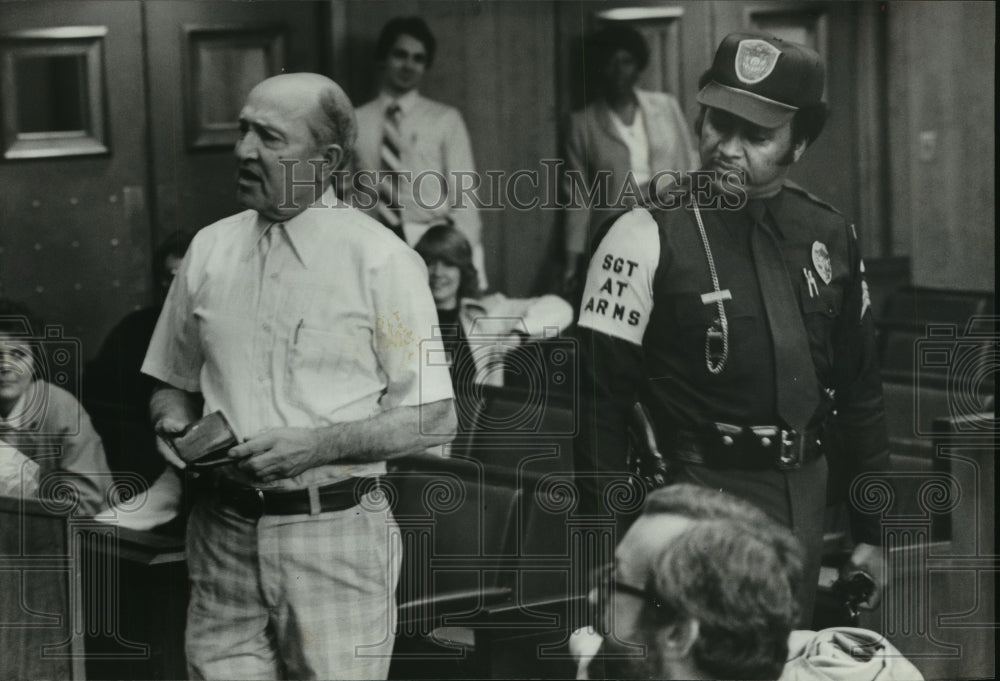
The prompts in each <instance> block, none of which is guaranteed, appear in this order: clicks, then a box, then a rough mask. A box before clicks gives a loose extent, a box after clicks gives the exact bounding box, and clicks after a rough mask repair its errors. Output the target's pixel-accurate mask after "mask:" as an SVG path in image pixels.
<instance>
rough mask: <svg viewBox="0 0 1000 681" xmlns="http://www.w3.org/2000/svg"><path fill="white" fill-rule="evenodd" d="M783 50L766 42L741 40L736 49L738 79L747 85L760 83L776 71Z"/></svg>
mask: <svg viewBox="0 0 1000 681" xmlns="http://www.w3.org/2000/svg"><path fill="white" fill-rule="evenodd" d="M780 56H781V50H779V49H778V48H777V47H775V46H774V45H772V44H771V43H769V42H767V41H765V40H756V39H752V40H741V41H740V45H739V47H738V48H736V77H737V78H739V79H740V81H741V82H743V83H746V84H747V85H753V84H754V83H759V82H760V81H762V80H764V79H765V78H767V77H768V76H770V75H771V72H772V71H774V66H775V64H777V63H778V57H780Z"/></svg>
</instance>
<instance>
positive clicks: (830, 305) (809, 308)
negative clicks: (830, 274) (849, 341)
mask: <svg viewBox="0 0 1000 681" xmlns="http://www.w3.org/2000/svg"><path fill="white" fill-rule="evenodd" d="M835 283H836V282H834V285H826V286H822V287H821V288H820V289H819V292H818V293H817V292H815V291H814V292H813V295H812V296H810V295H809V291H808V290H803V291H802V312H803V314H802V318H803V321H804V322H805V327H806V333H807V335H808V336H809V346H810V348H811V349H812V355H813V361H814V362H815V364H816V370H817V372H818V374H819V376H820V378H821V379H822V382H823V383H824V384H826V385H828V384H829V372H830V370H831V367H832V366H833V359H834V334H835V331H836V324H837V320H838V319H839V318H840V314H841V311H842V308H843V303H844V296H843V294H842V293H841V291H840V289H839V287H837V286H836V285H835Z"/></svg>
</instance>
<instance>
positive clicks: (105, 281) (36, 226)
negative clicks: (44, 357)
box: [0, 1, 150, 355]
mask: <svg viewBox="0 0 1000 681" xmlns="http://www.w3.org/2000/svg"><path fill="white" fill-rule="evenodd" d="M0 53H2V57H0V61H2V68H3V79H2V81H0V108H2V109H3V112H4V120H5V123H4V130H3V139H2V152H0V295H3V296H6V297H10V298H15V299H17V300H21V301H23V302H25V303H26V304H28V305H29V306H30V307H31V308H32V309H33V311H34V312H35V313H36V314H37V315H40V316H42V317H44V318H45V319H46V320H48V321H50V322H53V323H58V324H60V325H61V326H62V327H63V333H64V334H65V335H66V336H74V337H77V338H81V339H82V352H83V354H84V355H89V354H93V353H94V352H95V351H96V350H97V347H98V343H99V342H100V340H101V336H102V334H103V333H104V332H105V331H106V330H107V329H108V328H110V326H111V325H112V324H113V323H114V322H115V321H117V320H118V319H119V318H120V317H121V316H122V315H124V314H125V313H126V312H128V311H129V310H130V309H132V308H133V307H134V306H136V305H142V304H145V303H146V301H147V299H148V295H149V284H150V281H149V279H150V277H149V276H148V272H149V267H148V264H147V263H148V259H149V253H150V233H149V213H148V211H147V207H146V193H145V186H146V170H147V154H146V121H145V118H144V112H145V109H146V107H145V89H144V79H143V68H142V8H141V6H140V3H139V2H71V1H67V2H17V3H3V6H2V7H0ZM36 332H41V330H40V329H38V330H36Z"/></svg>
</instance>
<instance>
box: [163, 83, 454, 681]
mask: <svg viewBox="0 0 1000 681" xmlns="http://www.w3.org/2000/svg"><path fill="white" fill-rule="evenodd" d="M240 131H241V133H240V139H239V142H238V143H237V145H236V156H237V159H238V161H239V174H238V189H237V197H238V199H239V200H240V202H241V203H242V204H243V205H244V206H245V207H246V208H248V209H249V210H246V211H244V212H242V213H239V214H237V215H234V216H232V217H229V218H225V219H223V220H220V221H219V222H217V223H215V224H213V225H210V226H208V227H206V228H204V229H203V230H201V232H199V233H198V235H197V236H196V237H195V239H194V241H193V242H192V244H191V247H190V250H189V251H188V253H187V255H186V256H185V258H184V261H183V263H182V264H181V268H180V271H179V272H178V273H177V277H176V278H175V280H174V283H173V285H172V287H171V289H170V293H169V294H168V296H167V301H166V303H165V305H164V308H163V313H162V315H161V317H160V319H159V322H158V323H157V327H156V331H155V333H154V335H153V340H152V342H151V343H150V348H149V351H148V353H147V355H146V360H145V362H144V364H143V372H145V373H147V374H149V375H151V376H153V377H154V378H156V379H158V380H159V381H160V382H161V385H160V387H159V389H158V390H157V391H156V392H155V393H154V394H153V397H152V400H151V413H152V417H153V421H154V423H155V424H156V430H157V432H158V433H159V434H160V435H161V436H163V437H172V436H176V435H178V434H180V433H182V432H183V431H184V429H185V427H186V426H187V425H188V424H189V423H191V422H192V421H194V420H195V419H196V418H197V417H198V416H199V415H201V414H206V413H210V412H214V411H221V412H222V413H223V414H224V415H225V416H226V417H227V418H228V420H229V421H230V422H231V424H232V427H233V430H234V431H235V434H236V435H237V437H238V439H239V440H240V441H241V443H240V444H239V445H237V446H234V447H232V448H231V449H230V450H229V452H228V457H229V460H230V463H229V464H228V465H223V466H221V467H219V468H215V469H214V470H213V471H211V473H208V474H203V475H202V476H201V477H202V480H203V481H204V482H203V484H201V485H200V487H201V488H202V490H201V494H200V497H199V498H198V500H197V501H196V503H195V506H194V508H193V510H192V512H191V517H190V520H189V523H188V570H189V573H190V577H191V603H190V606H189V609H188V622H187V630H186V637H187V645H186V652H187V659H188V668H189V673H190V676H191V677H192V678H330V679H332V678H385V676H386V675H387V673H388V666H389V659H390V656H391V653H392V643H393V637H392V631H393V619H394V618H393V616H394V613H395V599H394V592H395V587H396V579H397V571H398V562H399V557H398V554H396V553H395V552H393V551H391V544H392V542H393V541H394V540H393V539H392V533H393V532H394V531H395V528H396V525H395V521H394V520H393V518H392V514H391V512H390V511H389V509H388V508H387V507H386V505H385V504H380V503H379V499H378V495H377V494H375V493H374V489H373V488H374V487H375V485H376V484H377V483H375V481H374V480H373V479H374V478H377V477H378V476H379V475H380V474H381V473H383V472H384V471H385V460H386V459H388V458H391V457H394V456H400V455H403V454H407V453H411V452H418V451H422V450H424V449H426V448H427V447H429V446H432V445H439V444H442V443H444V442H446V441H448V440H450V439H451V433H453V432H454V428H455V416H454V408H453V405H452V390H451V385H450V381H449V377H448V372H447V369H445V368H435V367H423V368H422V367H421V366H420V361H421V360H420V358H421V356H422V348H423V347H426V346H422V345H421V342H422V339H424V338H431V335H432V327H433V325H434V324H435V323H436V315H435V313H434V304H433V301H432V300H431V296H430V291H429V290H428V287H427V285H426V281H427V270H426V268H425V267H424V264H423V262H422V261H421V260H420V258H419V256H417V254H416V253H414V252H413V251H412V250H410V249H409V248H407V247H406V246H405V245H404V244H402V243H401V242H400V241H399V240H398V239H396V238H395V237H394V236H393V235H392V234H391V233H390V232H388V231H387V230H386V229H385V228H384V227H383V226H381V225H379V224H378V223H377V222H375V221H374V220H372V219H371V218H369V217H367V216H365V215H363V214H362V213H360V212H358V211H356V210H354V209H352V208H350V207H348V206H346V205H344V204H343V203H341V202H339V201H338V200H337V198H336V196H335V195H334V192H333V191H332V190H331V189H330V182H331V180H330V173H331V172H332V171H334V170H335V169H336V168H337V166H338V165H339V164H340V163H341V161H342V160H343V158H344V156H345V154H346V153H348V152H349V150H350V148H351V145H352V143H353V141H354V137H355V121H354V115H353V109H352V107H351V104H350V101H349V100H348V99H347V96H346V95H345V94H344V93H343V91H342V90H341V89H340V88H339V87H338V86H337V85H336V84H335V83H334V82H333V81H331V80H329V79H328V78H325V77H323V76H320V75H317V74H308V73H297V74H287V75H281V76H276V77H274V78H269V79H267V80H265V81H263V82H262V83H260V84H259V85H257V87H255V88H254V89H253V91H251V93H250V95H249V97H248V99H247V102H246V105H245V106H244V108H243V110H242V112H241V113H240ZM289 161H292V163H291V164H289ZM316 171H322V172H320V173H318V176H315V175H310V173H316ZM289 173H290V174H291V177H289ZM429 343H430V344H432V345H433V343H434V341H429ZM201 399H203V400H204V407H203V408H202V409H201V410H200V412H199V410H198V403H199V401H200V400H201ZM162 453H163V454H164V456H166V457H167V458H168V459H169V460H170V461H171V462H173V463H174V464H175V465H178V466H183V463H182V462H181V461H180V460H179V459H178V458H177V457H176V456H173V455H172V454H171V452H170V450H169V449H168V448H167V447H163V448H162ZM206 478H207V480H206Z"/></svg>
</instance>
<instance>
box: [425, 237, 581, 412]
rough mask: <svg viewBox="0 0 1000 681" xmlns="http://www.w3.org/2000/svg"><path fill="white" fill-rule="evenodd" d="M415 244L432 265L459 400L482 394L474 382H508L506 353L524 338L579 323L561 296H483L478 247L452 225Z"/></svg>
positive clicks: (436, 302)
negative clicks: (476, 255) (476, 258)
mask: <svg viewBox="0 0 1000 681" xmlns="http://www.w3.org/2000/svg"><path fill="white" fill-rule="evenodd" d="M414 248H415V249H416V251H417V253H419V254H420V256H421V257H422V258H423V259H424V262H425V263H427V271H428V274H429V275H430V286H431V295H433V297H434V305H435V307H436V308H437V313H438V321H439V322H440V324H441V328H440V331H441V334H442V336H443V338H444V347H445V352H447V353H448V359H449V363H450V367H449V368H450V370H451V380H452V384H453V386H454V388H455V396H456V398H457V399H458V400H461V399H462V398H463V396H465V397H470V396H472V395H475V394H476V392H475V391H474V387H473V385H472V384H482V385H495V386H499V385H503V357H504V355H505V354H506V353H507V352H509V351H510V350H511V349H512V348H514V347H517V345H518V344H519V343H520V342H521V340H523V339H524V338H544V337H548V336H554V335H557V332H561V331H563V330H564V329H566V328H567V327H568V326H569V325H570V324H572V323H573V308H572V307H571V306H570V304H569V303H567V302H566V301H565V300H563V299H562V298H560V297H559V296H553V295H546V296H541V297H538V298H508V297H506V296H505V295H503V294H502V293H493V294H490V295H485V296H484V295H482V293H481V291H480V290H479V283H478V282H479V275H478V273H477V272H476V267H475V265H473V262H472V247H471V246H470V245H469V242H468V240H467V239H466V238H465V236H464V235H463V234H462V233H461V232H459V231H458V230H457V229H455V228H454V227H452V226H450V225H437V226H435V227H431V228H430V229H428V230H427V231H426V232H425V233H424V235H423V237H421V239H420V241H418V242H417V244H416V246H414ZM477 338H482V339H483V341H482V342H477ZM487 339H488V340H487ZM498 339H499V341H500V342H497V341H498ZM470 390H471V391H472V392H470Z"/></svg>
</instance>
